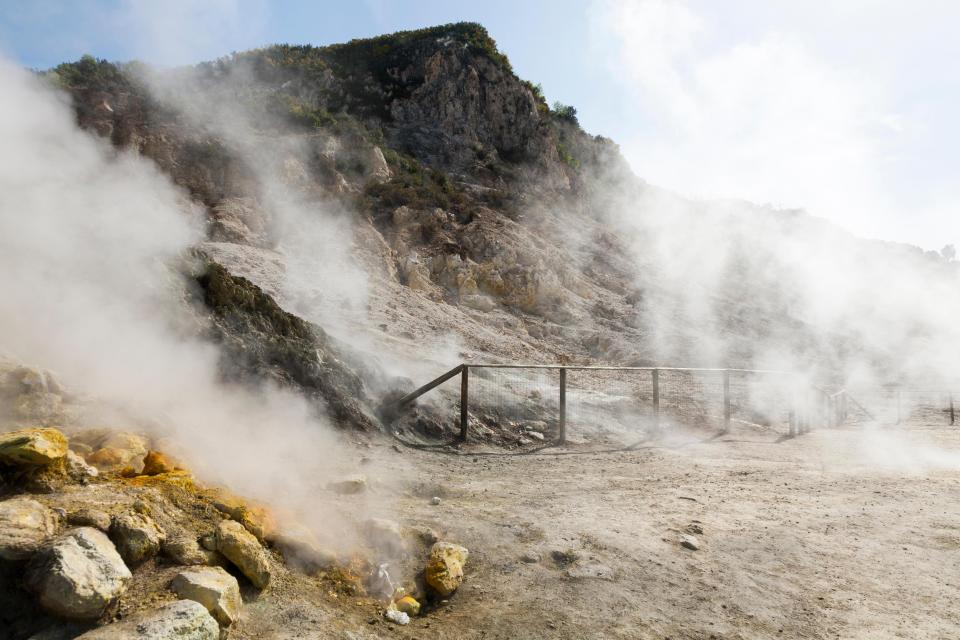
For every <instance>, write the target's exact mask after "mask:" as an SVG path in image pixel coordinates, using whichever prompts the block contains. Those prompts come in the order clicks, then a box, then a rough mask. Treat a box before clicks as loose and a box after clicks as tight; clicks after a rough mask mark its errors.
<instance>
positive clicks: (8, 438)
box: [0, 428, 67, 465]
mask: <svg viewBox="0 0 960 640" xmlns="http://www.w3.org/2000/svg"><path fill="white" fill-rule="evenodd" d="M66 455H67V439H66V438H65V437H64V436H63V434H62V433H60V431H58V430H57V429H50V428H37V429H20V430H18V431H9V432H7V433H0V462H5V463H7V464H15V465H23V464H28V465H48V464H51V463H53V462H56V461H58V460H61V459H62V458H63V457H64V456H66Z"/></svg>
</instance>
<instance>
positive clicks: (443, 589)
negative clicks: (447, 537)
mask: <svg viewBox="0 0 960 640" xmlns="http://www.w3.org/2000/svg"><path fill="white" fill-rule="evenodd" d="M469 555H470V552H469V551H468V550H467V548H466V547H461V546H460V545H458V544H453V543H451V542H437V543H436V544H434V545H433V547H432V548H431V549H430V558H429V559H428V560H427V568H426V571H425V578H426V582H427V584H428V585H429V586H430V588H431V589H433V590H434V591H436V592H437V593H438V594H439V595H441V596H444V597H445V596H449V595H450V594H452V593H453V592H454V591H456V590H457V588H458V587H459V586H460V583H461V582H463V565H465V564H466V563H467V556H469Z"/></svg>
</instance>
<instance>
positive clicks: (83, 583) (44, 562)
mask: <svg viewBox="0 0 960 640" xmlns="http://www.w3.org/2000/svg"><path fill="white" fill-rule="evenodd" d="M130 578H131V575H130V570H129V569H127V565H125V564H124V563H123V560H122V559H121V558H120V554H119V553H117V550H116V549H115V548H114V546H113V543H112V542H110V539H109V538H108V537H107V536H106V535H104V534H103V533H101V532H100V531H97V530H96V529H92V528H90V527H81V528H79V529H73V530H72V531H68V532H67V533H66V534H64V535H62V536H60V537H59V538H55V539H54V540H53V541H52V542H51V543H50V544H48V545H45V546H43V547H41V549H40V550H39V551H37V553H36V554H34V556H33V558H32V559H31V561H30V564H29V566H28V567H27V586H28V587H29V588H30V589H31V590H32V591H34V592H35V593H36V594H37V595H38V596H39V599H40V604H41V605H43V607H44V608H45V609H47V610H49V611H51V612H52V613H55V614H57V615H60V616H63V617H65V618H79V619H95V618H98V617H100V615H101V614H102V613H103V612H104V610H105V609H106V608H107V607H108V606H109V605H110V604H111V603H112V602H113V601H114V600H115V599H116V598H118V597H119V596H120V594H122V593H123V592H124V591H126V589H127V583H128V582H129V581H130Z"/></svg>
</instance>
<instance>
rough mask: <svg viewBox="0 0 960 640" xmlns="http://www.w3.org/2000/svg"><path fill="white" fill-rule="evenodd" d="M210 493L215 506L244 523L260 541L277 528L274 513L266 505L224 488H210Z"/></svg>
mask: <svg viewBox="0 0 960 640" xmlns="http://www.w3.org/2000/svg"><path fill="white" fill-rule="evenodd" d="M209 495H210V501H211V502H212V503H213V506H214V507H216V508H217V509H218V510H220V511H221V512H223V513H225V514H227V515H228V516H230V517H231V518H232V519H234V520H236V521H237V522H239V523H240V524H242V525H243V526H244V528H245V529H246V530H247V531H249V532H250V533H252V534H253V535H255V536H256V537H257V540H259V541H260V542H263V541H264V540H265V539H267V538H269V537H270V536H271V535H272V534H273V533H274V532H275V531H276V530H277V524H276V521H275V520H274V518H273V515H272V514H271V513H270V510H269V509H268V508H267V507H265V506H264V505H262V504H257V503H255V502H252V501H249V500H245V499H243V498H241V497H240V496H237V495H234V494H232V493H230V492H229V491H227V490H226V489H222V488H217V489H212V490H210V494H209Z"/></svg>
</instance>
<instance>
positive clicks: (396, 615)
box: [383, 609, 410, 625]
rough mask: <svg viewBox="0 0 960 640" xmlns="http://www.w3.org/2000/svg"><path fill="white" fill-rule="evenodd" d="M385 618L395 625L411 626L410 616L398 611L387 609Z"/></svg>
mask: <svg viewBox="0 0 960 640" xmlns="http://www.w3.org/2000/svg"><path fill="white" fill-rule="evenodd" d="M383 617H384V618H386V619H387V620H389V621H390V622H393V623H394V624H401V625H402V624H410V616H409V615H408V614H406V613H404V612H403V611H398V610H397V609H387V610H386V611H385V612H384V613H383Z"/></svg>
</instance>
